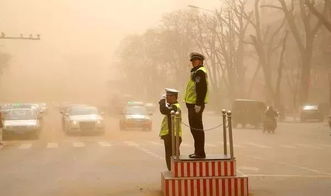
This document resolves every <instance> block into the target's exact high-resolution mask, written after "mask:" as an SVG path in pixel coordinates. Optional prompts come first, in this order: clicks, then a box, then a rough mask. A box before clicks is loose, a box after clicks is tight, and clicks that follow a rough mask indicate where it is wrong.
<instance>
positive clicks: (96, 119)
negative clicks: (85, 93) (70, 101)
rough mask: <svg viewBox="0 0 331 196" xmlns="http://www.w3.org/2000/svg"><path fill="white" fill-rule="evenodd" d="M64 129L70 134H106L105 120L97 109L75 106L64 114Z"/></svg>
mask: <svg viewBox="0 0 331 196" xmlns="http://www.w3.org/2000/svg"><path fill="white" fill-rule="evenodd" d="M63 129H64V131H65V132H66V133H68V134H70V133H87V134H88V133H104V131H105V125H104V119H103V117H102V115H101V113H100V112H99V111H98V109H97V108H96V107H93V106H85V105H76V106H75V105H74V106H72V107H69V108H67V109H66V111H65V113H64V114H63Z"/></svg>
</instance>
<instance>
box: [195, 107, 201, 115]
mask: <svg viewBox="0 0 331 196" xmlns="http://www.w3.org/2000/svg"><path fill="white" fill-rule="evenodd" d="M194 110H195V113H199V112H200V111H201V106H199V105H195V106H194Z"/></svg>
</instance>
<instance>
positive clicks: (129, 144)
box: [124, 141, 139, 147]
mask: <svg viewBox="0 0 331 196" xmlns="http://www.w3.org/2000/svg"><path fill="white" fill-rule="evenodd" d="M124 144H126V145H128V146H134V147H138V146H139V144H137V143H135V142H132V141H124Z"/></svg>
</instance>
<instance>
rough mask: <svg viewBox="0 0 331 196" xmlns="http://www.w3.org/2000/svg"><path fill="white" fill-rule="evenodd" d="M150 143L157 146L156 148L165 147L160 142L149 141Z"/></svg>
mask: <svg viewBox="0 0 331 196" xmlns="http://www.w3.org/2000/svg"><path fill="white" fill-rule="evenodd" d="M149 143H151V144H153V145H156V146H163V144H161V143H160V142H154V141H149Z"/></svg>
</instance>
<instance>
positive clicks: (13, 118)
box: [2, 108, 41, 139]
mask: <svg viewBox="0 0 331 196" xmlns="http://www.w3.org/2000/svg"><path fill="white" fill-rule="evenodd" d="M2 121H3V138H4V139H7V138H9V137H10V136H13V135H22V136H27V137H32V138H38V135H39V132H40V130H41V124H40V121H39V118H38V113H37V112H36V111H35V110H34V109H29V108H17V109H10V110H7V111H5V112H3V119H2Z"/></svg>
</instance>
